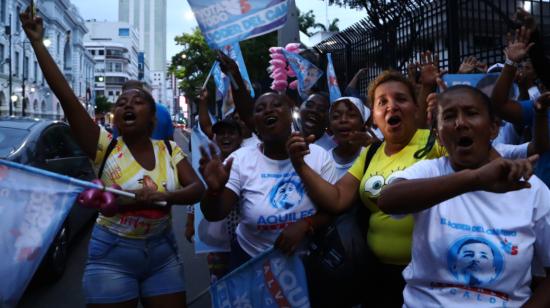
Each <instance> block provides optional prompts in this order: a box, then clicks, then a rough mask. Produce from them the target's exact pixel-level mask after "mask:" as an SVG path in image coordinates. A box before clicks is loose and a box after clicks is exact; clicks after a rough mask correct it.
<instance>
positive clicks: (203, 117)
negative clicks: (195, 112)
mask: <svg viewBox="0 0 550 308" xmlns="http://www.w3.org/2000/svg"><path fill="white" fill-rule="evenodd" d="M199 125H200V127H201V130H202V131H203V132H204V134H205V135H206V136H207V137H208V139H210V140H212V138H214V133H212V121H210V115H209V114H208V91H207V90H206V89H202V90H201V94H200V95H199Z"/></svg>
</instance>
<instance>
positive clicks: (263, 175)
mask: <svg viewBox="0 0 550 308" xmlns="http://www.w3.org/2000/svg"><path fill="white" fill-rule="evenodd" d="M291 106H292V102H291V101H290V99H289V98H288V97H286V96H285V95H280V94H277V93H274V92H270V93H266V94H263V95H261V96H260V97H259V98H258V99H257V100H256V102H255V104H254V109H253V113H252V114H253V117H252V120H253V125H254V127H255V128H256V130H257V132H258V136H259V137H260V139H261V140H262V143H260V144H258V145H257V146H249V147H242V148H240V149H239V150H237V151H235V152H234V153H232V154H231V155H229V158H228V159H227V160H226V161H225V164H224V163H222V161H221V159H220V158H219V156H218V155H217V154H216V151H215V149H214V147H213V146H211V148H210V151H207V149H202V158H201V161H200V172H201V174H202V175H203V178H204V180H205V182H206V184H207V190H206V194H205V195H204V197H203V199H202V201H201V209H202V212H203V213H204V216H205V217H206V218H207V219H208V220H212V221H217V220H221V219H223V218H225V217H227V215H228V214H229V212H230V211H231V210H232V209H234V208H235V207H239V211H240V222H239V224H238V226H237V230H236V235H237V236H236V238H237V241H236V242H233V243H232V247H231V261H230V263H231V266H230V267H231V268H232V269H234V268H236V267H238V266H239V265H240V264H242V263H244V262H245V261H247V260H248V259H250V258H252V257H255V256H257V255H259V254H260V253H261V252H263V251H265V250H267V249H269V248H270V247H272V246H273V245H275V247H277V248H280V249H281V250H282V251H283V252H286V253H293V252H294V251H295V250H296V249H297V248H298V246H299V245H300V243H301V242H302V240H303V239H304V237H305V236H306V235H307V234H309V233H311V232H313V231H314V230H315V229H317V228H318V227H319V226H320V225H323V224H325V223H327V222H328V219H329V217H328V216H327V215H326V214H325V215H324V214H322V213H318V212H317V211H316V208H315V206H314V203H313V202H312V201H311V199H310V196H309V195H308V192H307V191H306V190H305V189H304V185H303V184H302V181H301V180H300V178H299V177H298V175H297V174H296V172H295V170H294V168H293V166H292V164H291V162H290V159H289V156H288V152H287V150H286V146H285V145H286V142H287V140H288V138H289V137H290V133H291V123H292V116H291ZM208 152H209V153H208ZM305 160H306V161H307V162H308V164H309V165H310V166H311V168H313V170H315V171H314V172H316V173H318V174H320V177H321V178H322V179H324V180H326V181H329V182H332V181H333V179H334V165H333V164H332V160H331V159H330V157H329V154H328V153H327V152H326V151H324V150H323V149H322V148H320V147H319V146H316V145H312V146H311V148H310V151H309V153H308V154H307V155H306V156H305Z"/></svg>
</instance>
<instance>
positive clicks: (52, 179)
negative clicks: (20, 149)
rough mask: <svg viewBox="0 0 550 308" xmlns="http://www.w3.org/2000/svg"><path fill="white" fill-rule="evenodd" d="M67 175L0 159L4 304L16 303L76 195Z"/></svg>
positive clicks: (0, 296)
mask: <svg viewBox="0 0 550 308" xmlns="http://www.w3.org/2000/svg"><path fill="white" fill-rule="evenodd" d="M83 190H84V188H82V187H80V186H77V185H75V184H73V183H71V179H70V178H68V177H64V176H60V175H57V174H55V173H51V172H47V171H44V170H40V169H36V168H32V167H28V166H23V165H19V164H16V163H12V162H8V161H3V160H0V217H2V223H1V224H0V260H2V261H1V262H0V277H2V278H3V279H0V307H6V306H7V307H15V306H16V305H17V302H18V301H19V299H20V297H21V295H22V294H23V292H24V291H25V288H26V287H27V285H28V284H29V282H30V280H31V278H32V276H33V275H34V272H35V271H36V269H37V268H38V266H39V265H40V262H41V260H42V258H43V257H44V255H45V254H46V252H47V251H48V248H49V246H50V244H51V243H52V241H53V239H54V237H55V235H56V234H57V232H58V230H59V228H60V227H61V225H62V224H63V221H64V220H65V217H66V216H67V214H68V213H69V211H70V210H71V208H72V206H73V204H74V202H75V200H76V197H77V196H78V194H79V193H80V192H82V191H83Z"/></svg>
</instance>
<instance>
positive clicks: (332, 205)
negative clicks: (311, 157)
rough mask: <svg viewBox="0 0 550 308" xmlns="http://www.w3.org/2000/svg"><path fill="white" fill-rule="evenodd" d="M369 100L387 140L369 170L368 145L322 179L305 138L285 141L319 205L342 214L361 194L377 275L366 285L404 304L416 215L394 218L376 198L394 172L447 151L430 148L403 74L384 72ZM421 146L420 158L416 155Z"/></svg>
mask: <svg viewBox="0 0 550 308" xmlns="http://www.w3.org/2000/svg"><path fill="white" fill-rule="evenodd" d="M369 100H370V102H371V105H372V116H373V120H374V123H375V124H376V125H377V126H378V128H379V129H380V130H381V131H382V134H383V135H384V142H383V143H382V145H381V146H380V148H379V149H378V150H377V151H376V152H375V154H374V156H373V157H372V160H371V162H370V164H369V165H368V167H367V168H366V171H364V170H365V168H364V165H365V159H366V155H367V152H368V149H369V148H366V149H364V150H363V151H362V153H361V154H360V155H359V157H358V158H357V159H356V161H355V163H354V164H353V165H352V167H351V168H350V169H349V171H348V173H347V174H346V175H344V176H343V177H342V178H341V179H340V180H339V181H338V182H337V183H336V184H334V185H333V184H330V183H329V182H326V181H324V180H322V179H321V178H320V177H319V176H318V175H317V174H316V173H315V172H314V171H313V170H312V169H311V168H309V167H308V166H307V164H306V163H305V162H304V160H303V158H302V157H303V154H304V153H306V151H307V144H306V142H305V141H306V140H304V138H303V137H301V136H299V135H297V134H295V135H294V136H293V137H292V138H291V140H289V142H288V144H287V145H288V150H289V152H290V155H291V159H292V163H293V164H294V168H295V169H296V172H297V173H298V174H299V176H300V177H301V179H302V181H303V182H304V184H305V186H306V189H307V191H308V193H309V195H310V196H311V198H312V199H313V201H314V203H315V204H316V205H317V206H319V207H320V208H322V209H324V210H327V211H330V212H333V213H342V212H343V211H345V210H347V209H349V208H350V207H351V206H352V205H353V204H354V203H355V201H356V200H357V198H360V199H361V201H362V202H363V204H364V205H365V206H366V207H367V208H369V209H370V210H371V212H372V215H371V216H370V221H369V230H368V233H367V240H368V245H369V247H370V249H371V250H372V252H373V260H372V262H371V264H372V270H373V272H372V277H373V278H372V279H370V281H371V282H372V285H369V286H368V292H369V294H372V296H370V295H369V297H371V298H373V297H376V302H378V303H380V304H381V307H382V306H383V307H395V306H399V307H400V305H402V303H403V297H402V292H403V288H404V280H403V278H402V276H401V272H402V270H403V269H404V268H405V266H406V265H407V264H408V263H409V261H410V256H411V239H412V230H413V219H412V217H411V216H409V217H407V218H406V219H402V220H395V219H393V218H391V217H390V216H388V215H386V214H384V213H383V212H381V211H380V210H379V209H378V207H377V206H376V200H377V199H378V196H379V194H380V191H381V190H382V188H383V187H384V186H385V185H387V184H388V183H390V182H391V180H392V176H393V174H394V173H395V172H397V171H399V170H403V169H405V168H407V167H409V166H411V165H413V164H414V163H415V162H417V161H418V160H420V159H424V158H434V157H439V156H441V155H443V154H444V150H443V149H442V148H441V147H439V146H438V145H435V146H432V147H429V146H428V147H427V144H430V143H431V142H428V140H429V139H430V131H429V130H427V129H418V127H419V126H420V125H419V122H421V121H424V120H423V119H422V120H421V121H419V119H418V117H417V116H416V115H417V114H418V113H419V110H420V107H419V105H418V103H417V101H416V97H415V91H414V86H413V85H412V84H411V82H410V81H409V80H407V79H406V78H404V77H403V76H402V75H401V74H400V73H398V72H393V71H385V72H383V73H381V74H380V75H379V76H378V77H377V78H376V79H375V80H374V81H373V82H372V83H371V84H370V86H369ZM421 112H424V111H421ZM308 138H309V137H308ZM306 139H307V138H306ZM431 141H432V142H433V139H432V140H431ZM432 144H433V143H432ZM422 150H424V155H423V156H422V157H420V156H419V155H415V154H416V153H417V152H419V151H420V152H421V151H422Z"/></svg>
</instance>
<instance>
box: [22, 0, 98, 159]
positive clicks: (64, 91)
mask: <svg viewBox="0 0 550 308" xmlns="http://www.w3.org/2000/svg"><path fill="white" fill-rule="evenodd" d="M20 19H21V23H22V25H23V29H24V30H25V33H26V34H27V37H28V38H29V41H30V42H31V46H32V48H33V49H34V52H35V54H36V59H37V60H38V64H39V65H40V68H41V69H42V72H43V73H44V78H45V79H46V81H47V82H48V85H49V86H50V88H51V89H52V91H53V93H54V94H55V96H57V98H58V99H59V103H60V104H61V107H62V108H63V111H64V112H65V116H66V117H67V120H68V121H69V124H70V126H71V130H72V132H73V134H74V136H75V137H76V141H77V142H78V144H79V145H80V147H81V148H82V150H83V151H84V152H85V153H86V154H87V155H88V157H90V158H91V159H92V160H94V159H95V155H96V150H97V143H98V140H99V126H97V125H96V124H95V123H94V121H93V120H92V118H91V117H90V116H89V115H88V113H86V110H85V109H84V107H83V106H82V105H81V104H80V102H79V101H78V98H77V97H76V95H75V94H74V92H73V90H72V89H71V87H70V86H69V84H68V83H67V81H66V80H65V77H63V73H62V72H61V71H60V70H59V67H58V66H57V64H56V63H55V61H54V60H53V58H52V57H51V55H50V54H49V52H48V49H47V48H46V47H45V46H44V44H43V43H42V39H43V32H44V27H43V22H42V18H41V17H39V16H35V17H34V18H31V14H30V7H29V8H27V10H26V11H25V12H23V13H21V14H20Z"/></svg>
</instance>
